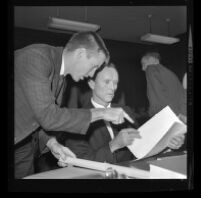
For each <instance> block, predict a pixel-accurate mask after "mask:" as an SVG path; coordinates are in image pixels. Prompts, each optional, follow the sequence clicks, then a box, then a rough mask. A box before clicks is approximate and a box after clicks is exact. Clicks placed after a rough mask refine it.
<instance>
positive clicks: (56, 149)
mask: <svg viewBox="0 0 201 198" xmlns="http://www.w3.org/2000/svg"><path fill="white" fill-rule="evenodd" d="M46 145H47V147H48V148H49V149H50V151H51V153H52V154H53V155H54V157H56V158H57V159H58V160H61V161H65V160H66V158H67V157H73V158H76V155H75V154H74V153H73V152H72V151H71V150H70V149H69V148H67V147H65V146H62V145H61V144H59V143H58V142H57V140H56V139H55V138H51V139H49V141H48V142H47V144H46ZM61 161H58V165H59V166H62V167H65V166H67V164H66V163H64V162H61Z"/></svg>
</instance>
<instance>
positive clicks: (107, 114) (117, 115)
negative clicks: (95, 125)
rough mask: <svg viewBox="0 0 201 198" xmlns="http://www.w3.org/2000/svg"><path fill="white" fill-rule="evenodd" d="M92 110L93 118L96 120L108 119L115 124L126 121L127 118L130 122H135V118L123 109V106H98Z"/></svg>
mask: <svg viewBox="0 0 201 198" xmlns="http://www.w3.org/2000/svg"><path fill="white" fill-rule="evenodd" d="M91 112H92V120H91V122H94V121H96V120H100V119H103V120H106V121H109V122H112V123H113V124H121V123H123V122H124V119H125V118H126V119H127V120H128V121H129V122H131V123H134V120H133V119H132V118H131V117H130V116H129V115H128V114H127V113H126V112H125V111H124V110H123V109H122V108H107V109H102V108H96V109H91Z"/></svg>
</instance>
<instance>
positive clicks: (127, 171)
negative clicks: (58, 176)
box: [64, 157, 149, 179]
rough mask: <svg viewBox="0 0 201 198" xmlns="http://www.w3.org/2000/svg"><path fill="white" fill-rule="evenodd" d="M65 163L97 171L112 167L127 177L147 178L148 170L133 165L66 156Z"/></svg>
mask: <svg viewBox="0 0 201 198" xmlns="http://www.w3.org/2000/svg"><path fill="white" fill-rule="evenodd" d="M64 162H65V163H67V164H71V165H74V166H79V167H83V168H89V169H94V170H99V171H106V170H107V169H108V168H112V169H114V170H116V171H117V172H118V174H124V175H126V176H128V177H133V178H139V179H149V171H145V170H141V169H138V168H135V167H124V166H119V165H113V164H109V163H106V162H96V161H91V160H85V159H79V158H71V157H68V158H67V159H66V160H65V161H64Z"/></svg>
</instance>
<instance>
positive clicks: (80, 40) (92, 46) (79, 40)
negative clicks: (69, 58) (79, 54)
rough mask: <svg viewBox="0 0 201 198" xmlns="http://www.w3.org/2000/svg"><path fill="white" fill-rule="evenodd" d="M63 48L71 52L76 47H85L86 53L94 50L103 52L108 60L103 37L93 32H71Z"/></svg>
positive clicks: (91, 52)
mask: <svg viewBox="0 0 201 198" xmlns="http://www.w3.org/2000/svg"><path fill="white" fill-rule="evenodd" d="M65 48H66V49H67V50H68V51H70V52H72V51H74V50H76V49H78V48H85V49H86V50H87V52H88V55H90V54H93V53H95V52H100V51H101V52H103V54H104V55H105V56H106V59H107V60H108V61H109V57H110V54H109V51H108V49H107V48H106V46H105V43H104V41H103V39H102V38H101V37H100V36H99V35H98V34H97V33H95V32H91V31H86V32H78V33H75V34H73V36H72V37H71V38H70V40H69V41H68V43H67V44H66V46H65Z"/></svg>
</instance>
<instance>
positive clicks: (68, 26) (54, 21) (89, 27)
mask: <svg viewBox="0 0 201 198" xmlns="http://www.w3.org/2000/svg"><path fill="white" fill-rule="evenodd" d="M48 28H53V29H58V30H67V31H73V32H82V31H93V32H96V31H98V30H100V25H96V24H91V23H85V22H78V21H72V20H67V19H61V18H56V17H50V18H49V23H48Z"/></svg>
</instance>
